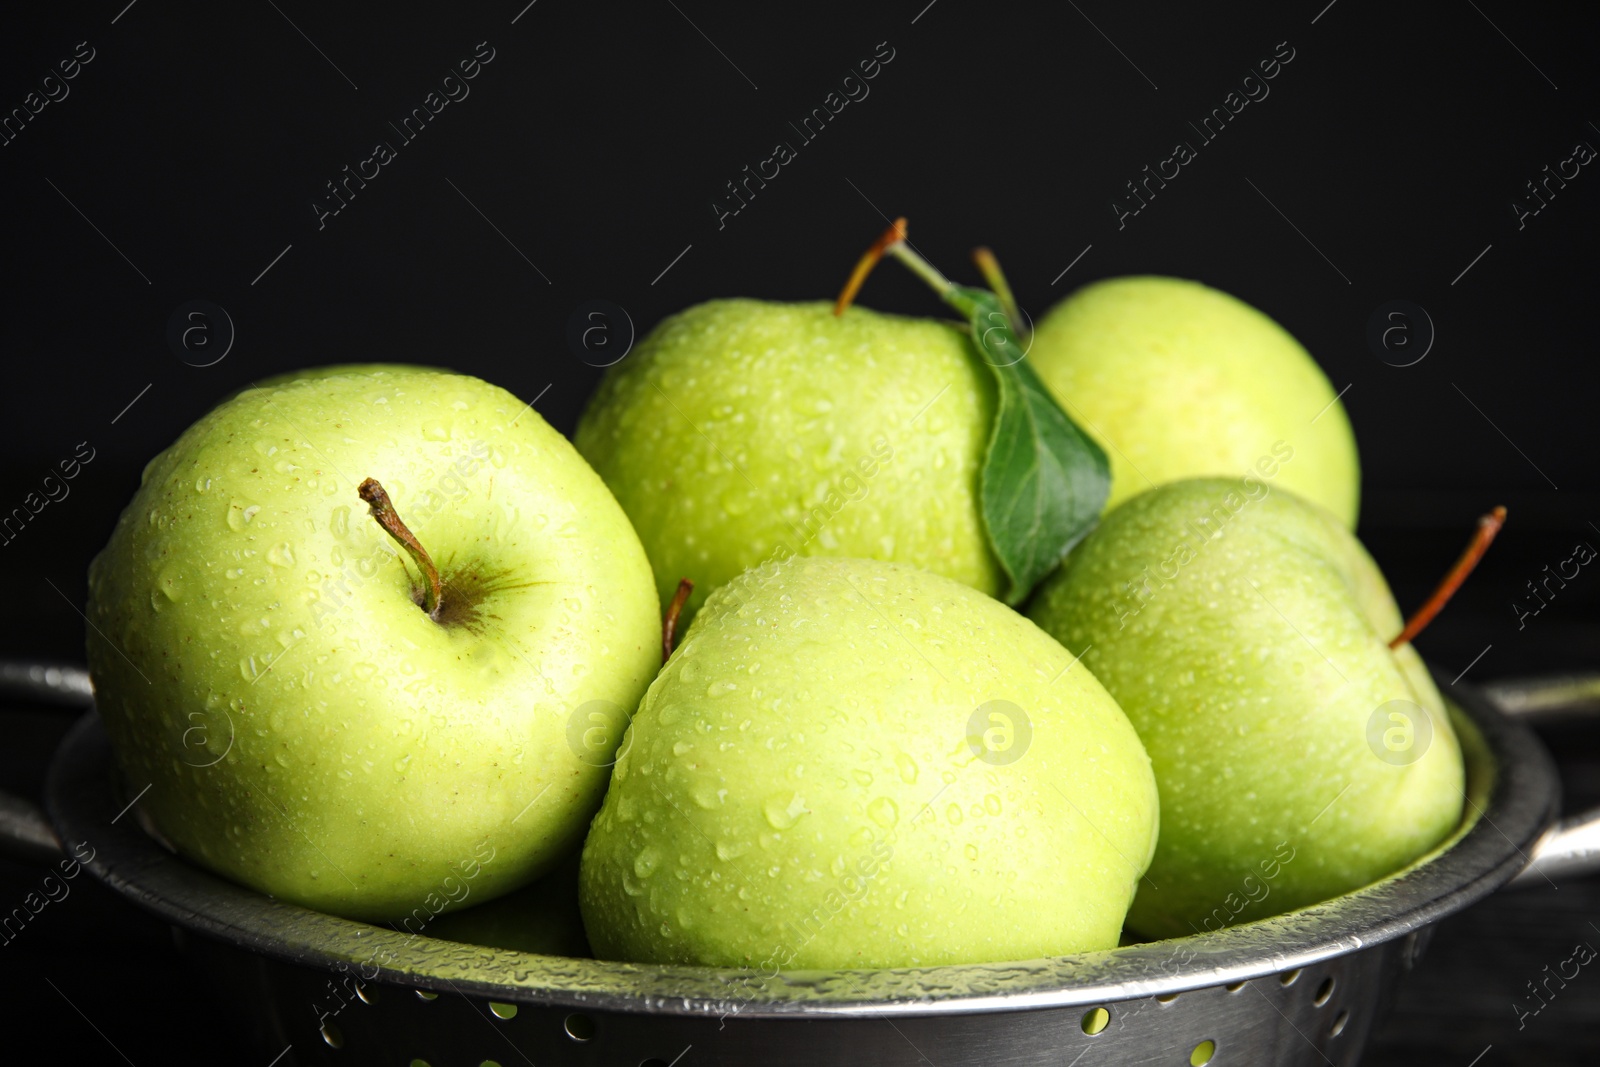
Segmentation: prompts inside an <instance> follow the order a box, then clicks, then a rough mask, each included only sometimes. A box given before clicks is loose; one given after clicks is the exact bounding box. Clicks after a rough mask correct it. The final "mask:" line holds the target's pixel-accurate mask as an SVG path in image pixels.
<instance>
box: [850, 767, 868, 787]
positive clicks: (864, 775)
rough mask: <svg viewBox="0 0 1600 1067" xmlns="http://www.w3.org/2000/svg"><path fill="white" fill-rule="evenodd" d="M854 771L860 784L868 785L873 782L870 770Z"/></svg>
mask: <svg viewBox="0 0 1600 1067" xmlns="http://www.w3.org/2000/svg"><path fill="white" fill-rule="evenodd" d="M853 773H854V775H855V780H856V783H857V784H858V785H862V786H868V785H871V784H872V773H871V772H870V771H861V770H858V771H855V772H853Z"/></svg>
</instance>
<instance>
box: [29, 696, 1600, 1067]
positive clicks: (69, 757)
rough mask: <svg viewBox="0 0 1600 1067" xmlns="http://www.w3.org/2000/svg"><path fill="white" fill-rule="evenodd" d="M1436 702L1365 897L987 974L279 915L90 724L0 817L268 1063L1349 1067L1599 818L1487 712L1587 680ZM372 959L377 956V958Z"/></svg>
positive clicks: (1551, 704) (303, 912)
mask: <svg viewBox="0 0 1600 1067" xmlns="http://www.w3.org/2000/svg"><path fill="white" fill-rule="evenodd" d="M0 683H5V684H7V685H8V687H9V688H10V689H11V690H12V691H14V692H15V691H17V690H19V689H20V690H25V691H26V692H28V693H29V694H30V695H32V696H33V697H35V698H40V697H44V698H48V699H54V700H56V701H58V702H66V703H70V702H74V701H76V702H83V701H86V700H87V699H88V697H89V692H90V690H89V686H88V679H87V677H86V676H85V675H84V674H83V673H82V672H81V671H78V670H76V669H71V668H46V667H42V666H31V665H10V666H6V667H0ZM1441 688H1446V689H1448V691H1449V692H1450V693H1451V694H1452V697H1453V702H1454V704H1455V707H1454V708H1453V709H1452V712H1453V714H1454V716H1455V720H1456V725H1457V729H1458V730H1459V731H1460V733H1461V737H1462V747H1463V750H1464V753H1465V756H1466V760H1467V772H1468V773H1467V782H1468V787H1467V801H1468V803H1467V804H1466V805H1465V810H1466V817H1465V818H1464V820H1463V822H1462V825H1461V826H1460V827H1459V828H1458V830H1457V832H1456V833H1455V834H1454V835H1453V836H1452V838H1451V839H1450V840H1449V841H1447V842H1446V843H1445V844H1444V845H1442V846H1441V847H1440V848H1439V849H1438V850H1436V851H1435V852H1434V853H1433V854H1432V855H1430V856H1429V857H1427V858H1425V859H1424V860H1422V861H1419V862H1418V863H1416V864H1414V865H1412V866H1411V867H1409V868H1407V869H1406V870H1404V871H1402V872H1399V873H1397V874H1395V875H1393V876H1391V877H1389V878H1387V879H1385V880H1384V881H1382V882H1379V883H1376V884H1374V885H1371V886H1368V887H1366V888H1364V889H1361V890H1358V891H1356V892H1353V893H1349V894H1346V895H1344V896H1341V897H1337V898H1335V899H1333V900H1330V901H1326V902H1324V903H1322V904H1318V905H1315V906H1313V907H1310V908H1305V909H1302V910H1300V911H1297V912H1292V913H1290V914H1287V915H1282V916H1278V917H1275V918H1271V919H1265V920H1262V921H1259V922H1253V923H1247V924H1242V925H1240V926H1237V927H1228V928H1224V929H1221V930H1218V931H1215V932H1212V933H1205V934H1198V935H1195V936H1192V937H1185V938H1178V939H1174V940H1169V941H1161V942H1153V943H1147V944H1136V945H1129V946H1125V947H1122V948H1117V949H1113V950H1109V951H1104V952H1094V953H1086V954H1082V955H1077V956H1064V957H1058V958H1052V959H1044V960H1030V961H1022V962H1016V963H1005V964H983V965H969V966H944V967H927V968H917V969H906V970H872V971H825V972H824V971H816V972H781V973H778V974H775V975H769V974H764V973H759V972H755V971H748V970H746V971H739V970H726V969H715V968H700V967H665V966H648V965H635V964H622V963H610V962H604V961H598V960H589V959H568V958H563V957H553V956H541V955H534V954H530V953H523V952H515V951H511V950H507V949H499V948H487V947H478V946H473V945H464V944H458V943H454V942H449V941H443V940H438V939H434V938H429V937H416V936H411V935H407V934H402V933H399V932H396V931H394V930H390V929H385V928H382V927H376V926H371V925H368V924H365V923H360V922H353V921H350V920H346V919H340V918H336V917H334V916H331V915H325V914H321V913H318V912H314V911H310V910H307V909H305V908H300V907H297V906H294V905H290V904H284V903H280V902H278V901H274V900H272V899H269V898H267V897H264V896H262V895H260V894H258V893H255V892H253V891H251V890H249V889H245V888H243V887H241V886H237V885H234V884H232V883H230V882H226V881H223V880H221V879H219V878H217V877H215V876H213V875H211V874H208V873H206V872H204V871H202V870H200V869H198V868H196V867H193V866H190V865H189V864H188V863H186V862H185V861H183V860H181V859H179V858H178V857H177V856H175V855H173V854H172V853H170V852H169V851H167V850H166V849H165V848H163V847H162V846H161V845H160V844H158V843H157V842H156V841H155V840H154V839H153V838H152V837H150V836H149V835H148V834H146V833H145V832H143V831H142V830H141V829H140V827H139V825H138V822H137V820H136V819H135V818H120V817H119V816H120V815H121V813H122V812H123V811H124V810H125V809H126V808H127V807H128V805H129V803H130V801H132V800H133V799H134V798H132V797H128V796H125V795H123V794H122V792H121V791H120V790H119V787H118V784H117V780H116V777H115V774H114V772H113V761H112V757H111V752H110V749H109V746H108V743H107V741H106V737H105V733H104V731H103V730H102V728H101V725H100V721H99V719H98V717H97V716H96V715H95V714H93V713H92V712H91V713H90V714H87V715H85V716H84V718H83V719H82V720H81V721H80V722H79V723H78V724H77V726H76V727H75V728H74V729H73V730H72V731H71V733H70V734H69V735H68V737H67V738H66V740H65V741H64V742H63V743H62V745H61V748H60V750H59V751H58V752H57V753H56V756H55V760H54V763H53V765H52V768H51V773H50V777H49V782H48V786H47V798H46V806H47V809H48V820H47V819H46V817H45V815H44V814H43V813H42V812H40V811H39V810H38V809H36V808H33V807H32V806H31V805H29V804H27V803H26V802H23V801H19V800H17V799H16V798H3V801H4V802H3V803H0V839H3V840H4V841H5V842H6V843H7V844H8V847H9V850H10V851H11V852H12V853H13V854H29V855H32V856H34V857H36V858H49V857H52V856H54V855H59V850H60V847H61V846H60V844H59V842H60V841H68V842H81V841H88V842H92V844H93V848H94V858H93V859H92V861H90V862H89V863H87V864H86V866H87V868H88V869H89V870H90V871H91V872H93V873H94V874H95V875H96V876H97V877H99V878H100V879H102V880H103V881H104V882H106V883H107V884H108V885H110V886H111V887H113V888H114V889H116V890H117V891H118V892H119V893H121V894H122V895H123V896H125V897H127V898H128V899H130V900H132V901H133V902H135V903H136V904H138V905H140V906H142V907H144V908H147V909H149V910H150V911H153V912H155V913H156V914H157V915H159V916H161V917H162V918H164V919H166V920H167V921H168V922H170V923H171V924H172V925H173V927H174V928H175V929H176V930H177V931H178V932H179V936H180V939H181V941H182V942H183V943H184V945H185V947H186V948H187V951H188V953H189V955H190V957H191V958H192V960H193V961H194V963H195V964H196V966H197V967H198V968H199V969H200V970H201V971H202V972H203V974H204V975H205V978H206V981H207V984H208V985H210V986H211V987H213V988H214V989H215V990H216V991H217V993H218V994H219V996H220V999H221V1000H222V1002H223V1003H224V1004H226V1005H230V1006H231V1007H232V1008H233V1009H234V1010H235V1011H237V1012H238V1013H239V1015H240V1016H241V1022H242V1023H243V1024H244V1025H246V1026H248V1027H249V1028H250V1030H251V1031H252V1032H253V1034H254V1036H255V1038H256V1040H257V1041H258V1042H259V1043H260V1045H261V1047H262V1049H263V1051H264V1052H266V1054H267V1055H268V1056H271V1055H274V1054H278V1053H280V1052H281V1053H282V1054H283V1055H282V1059H280V1060H278V1061H277V1062H278V1063H280V1064H288V1063H305V1064H309V1063H327V1064H339V1063H345V1064H355V1063H363V1064H366V1063H371V1064H395V1065H399V1067H405V1065H408V1064H409V1065H412V1067H415V1065H416V1064H425V1065H431V1067H453V1065H458V1064H464V1065H482V1064H486V1063H493V1064H506V1065H509V1064H521V1063H530V1064H538V1065H539V1067H547V1065H577V1064H585V1065H600V1064H604V1065H606V1067H708V1065H713V1064H739V1065H746V1064H762V1065H770V1067H789V1065H801V1064H804V1065H807V1067H811V1065H817V1064H835V1063H838V1064H843V1063H850V1064H859V1063H866V1064H873V1065H877V1067H900V1065H905V1067H911V1065H919V1064H935V1065H937V1067H964V1065H978V1064H982V1065H985V1067H999V1065H1018V1067H1022V1065H1027V1067H1071V1065H1073V1064H1077V1063H1079V1062H1082V1063H1083V1064H1085V1065H1089V1064H1097V1065H1098V1064H1108V1063H1116V1064H1148V1065H1170V1067H1181V1065H1183V1064H1205V1063H1209V1064H1216V1065H1225V1064H1251V1065H1260V1064H1286V1065H1287V1064H1323V1063H1331V1064H1338V1065H1341V1067H1342V1065H1349V1064H1355V1063H1357V1062H1358V1061H1359V1059H1360V1057H1361V1052H1362V1049H1363V1047H1364V1046H1365V1044H1366V1042H1367V1039H1368V1036H1369V1035H1370V1034H1371V1032H1372V1030H1373V1028H1374V1027H1375V1026H1376V1024H1377V1023H1378V1022H1379V1021H1380V1016H1381V1010H1380V1009H1381V1008H1382V1006H1384V1005H1386V1004H1388V1003H1391V1002H1392V1000H1393V986H1394V983H1395V982H1397V981H1398V980H1399V979H1400V978H1401V976H1402V975H1403V974H1404V973H1405V972H1406V971H1408V970H1409V969H1410V968H1411V967H1412V965H1413V964H1414V963H1415V961H1416V959H1417V958H1418V956H1419V955H1420V953H1421V951H1422V950H1423V948H1424V947H1425V945H1426V944H1427V941H1428V938H1429V936H1430V934H1431V932H1432V925H1431V924H1432V923H1434V922H1435V921H1436V920H1438V919H1440V918H1442V917H1444V916H1446V915H1449V914H1451V913H1453V912H1456V911H1459V910H1460V909H1462V908H1465V907H1467V906H1468V905H1470V904H1472V903H1473V902H1475V901H1477V900H1479V899H1480V898H1482V897H1484V896H1486V895H1487V894H1489V893H1491V892H1493V891H1494V890H1496V889H1497V888H1500V887H1501V886H1503V885H1506V884H1507V883H1509V882H1513V881H1519V880H1537V881H1539V882H1540V883H1541V884H1542V883H1543V881H1544V880H1545V879H1547V878H1548V879H1552V880H1554V879H1559V878H1562V877H1566V876H1569V875H1573V874H1577V873H1580V872H1582V871H1584V870H1587V869H1590V868H1593V867H1596V866H1600V815H1597V814H1596V813H1589V814H1587V815H1585V816H1583V817H1581V818H1576V819H1571V820H1566V821H1558V819H1557V808H1558V795H1559V793H1558V783H1557V779H1556V774H1555V769H1554V767H1553V765H1552V764H1551V762H1550V758H1549V756H1548V755H1547V754H1546V752H1545V751H1544V749H1543V747H1542V746H1541V745H1540V744H1539V742H1538V741H1537V740H1536V739H1535V738H1534V737H1533V736H1532V734H1530V733H1529V732H1528V730H1527V729H1526V728H1525V727H1524V726H1523V725H1521V724H1520V723H1518V722H1516V721H1513V719H1512V718H1510V717H1509V716H1508V715H1507V714H1505V713H1504V712H1503V711H1502V710H1500V708H1499V707H1497V706H1496V705H1497V703H1498V704H1499V705H1502V706H1504V707H1512V708H1520V709H1528V710H1530V711H1531V710H1534V709H1540V710H1560V709H1568V710H1570V709H1571V708H1573V707H1577V706H1580V705H1582V704H1583V703H1584V700H1585V698H1586V699H1587V700H1588V701H1590V702H1592V700H1593V694H1594V691H1595V689H1594V682H1593V681H1592V680H1589V681H1585V680H1582V679H1577V680H1574V679H1562V680H1559V681H1555V682H1525V683H1516V684H1512V685H1507V686H1503V687H1499V688H1497V689H1494V690H1493V696H1494V698H1495V699H1494V700H1491V699H1489V698H1488V697H1487V696H1486V695H1484V694H1483V693H1479V692H1476V691H1472V690H1467V689H1464V688H1463V687H1462V686H1459V685H1456V686H1443V685H1442V684H1441ZM375 961H383V962H382V963H378V962H375Z"/></svg>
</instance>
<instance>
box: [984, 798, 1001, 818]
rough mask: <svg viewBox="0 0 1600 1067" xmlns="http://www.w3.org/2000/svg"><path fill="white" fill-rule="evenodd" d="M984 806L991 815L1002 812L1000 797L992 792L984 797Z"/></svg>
mask: <svg viewBox="0 0 1600 1067" xmlns="http://www.w3.org/2000/svg"><path fill="white" fill-rule="evenodd" d="M983 807H984V810H985V811H987V812H988V813H989V814H990V815H999V814H1000V798H999V797H997V796H995V795H994V794H993V793H990V794H989V795H988V796H986V797H984V798H983Z"/></svg>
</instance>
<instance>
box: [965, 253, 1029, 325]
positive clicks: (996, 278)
mask: <svg viewBox="0 0 1600 1067" xmlns="http://www.w3.org/2000/svg"><path fill="white" fill-rule="evenodd" d="M972 262H973V263H975V264H977V267H978V272H979V273H980V274H982V275H983V280H984V281H986V282H988V283H989V288H990V289H992V290H993V291H994V295H995V296H997V297H999V298H1000V310H1002V311H1004V312H1005V313H1006V318H1007V319H1009V320H1011V324H1012V326H1013V327H1014V328H1015V330H1016V332H1017V334H1018V336H1021V333H1022V314H1021V309H1020V308H1018V307H1017V298H1016V297H1015V296H1014V295H1012V292H1011V283H1010V282H1009V281H1007V280H1006V275H1005V271H1003V270H1001V269H1000V261H999V260H998V259H996V258H995V254H994V253H993V252H991V251H990V250H989V249H988V248H984V247H979V248H974V249H973V250H972Z"/></svg>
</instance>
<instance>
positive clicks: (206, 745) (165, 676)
mask: <svg viewBox="0 0 1600 1067" xmlns="http://www.w3.org/2000/svg"><path fill="white" fill-rule="evenodd" d="M368 478H376V479H377V480H378V481H379V482H381V483H382V485H383V486H384V487H385V488H387V490H388V494H389V496H390V498H391V499H392V501H393V506H394V508H395V509H397V511H398V516H399V518H400V519H401V520H402V521H403V522H404V523H405V524H407V525H408V526H409V528H410V530H411V532H412V533H413V534H414V536H415V538H416V539H417V540H418V541H419V542H420V545H421V547H422V549H423V551H424V552H425V553H426V554H427V555H428V556H429V558H430V559H431V560H437V571H438V572H439V576H440V578H441V579H442V590H443V591H442V594H441V596H440V598H439V600H438V603H437V606H436V609H435V610H433V611H431V612H430V611H427V610H424V609H423V608H420V607H419V599H418V594H417V593H416V591H415V587H416V586H417V585H418V584H421V585H423V586H424V589H425V592H431V584H430V583H427V582H420V583H419V578H417V577H413V571H414V570H417V567H418V566H419V565H420V561H414V560H412V559H408V558H406V554H405V553H401V552H400V551H399V550H397V549H396V548H395V546H394V543H393V542H392V541H391V538H390V536H389V535H388V534H387V533H386V532H385V530H384V529H383V528H381V527H380V525H379V523H378V521H376V518H375V517H374V516H373V515H372V514H369V511H368V507H367V506H366V504H364V503H363V500H364V497H363V496H361V495H358V484H360V483H362V482H363V481H364V480H365V479H368ZM417 573H418V574H419V575H424V574H425V571H417ZM430 601H431V597H429V598H428V599H426V600H424V601H423V602H424V603H428V606H429V607H434V605H433V604H432V603H431V602H430ZM87 614H88V619H89V622H90V626H89V631H88V654H89V664H90V670H91V672H92V673H93V676H94V683H95V693H96V699H97V701H98V704H99V708H100V712H101V714H102V716H103V717H104V719H105V723H106V729H107V731H108V732H109V734H110V736H111V740H112V743H113V745H114V746H115V749H116V753H117V756H118V759H119V761H120V764H121V767H122V770H123V772H124V775H125V777H126V781H127V785H128V787H129V792H130V794H139V796H140V801H139V802H140V805H141V807H142V809H143V810H144V812H145V813H146V814H147V815H148V817H149V819H150V820H151V821H152V822H153V824H154V826H155V828H156V829H157V830H159V832H160V833H161V834H162V835H164V836H165V837H166V838H167V839H168V840H169V841H170V842H171V843H172V844H173V845H174V846H175V847H176V848H177V849H178V851H179V852H180V853H182V854H183V855H185V856H187V857H188V858H190V859H192V860H194V861H196V862H198V863H200V864H202V865H204V866H206V867H209V868H210V869H212V870H214V871H217V872H219V873H221V874H224V875H226V876H228V877H230V878H233V879H235V880H237V881H240V882H243V883H244V884H246V885H249V886H253V887H255V888H257V889H260V890H262V891H264V892H267V893H271V894H273V895H274V896H278V897H281V898H283V899H286V900H290V901H294V902H297V903H300V904H304V905H307V906H310V907H314V908H318V909H321V910H324V911H330V912H334V913H337V914H341V915H347V916H351V917H355V918H362V919H393V918H396V917H399V916H409V915H412V914H416V913H417V912H418V910H419V909H421V914H422V915H429V914H431V913H436V912H438V911H439V910H441V907H452V906H458V905H459V903H460V902H461V897H464V895H460V896H458V893H457V892H456V891H455V890H454V889H452V888H451V887H452V886H457V887H459V886H462V885H467V886H468V887H469V888H470V894H471V899H473V900H475V901H477V900H487V899H489V898H490V897H492V896H495V895H497V894H499V893H503V892H506V891H508V890H510V889H513V888H515V887H517V886H520V885H522V884H524V883H526V882H528V881H529V880H530V879H532V878H534V877H536V876H538V875H539V874H541V873H543V872H544V871H545V870H546V869H548V868H549V867H550V866H551V865H552V864H554V863H555V862H557V861H558V860H559V859H560V857H561V856H562V855H563V854H565V853H566V852H567V851H570V850H571V849H573V848H575V847H576V845H577V843H578V841H579V840H580V839H581V837H582V835H583V832H584V829H585V826H586V824H587V821H588V818H589V816H590V815H591V814H592V812H593V811H594V808H595V806H596V805H597V804H598V803H599V800H600V796H601V794H602V793H603V791H604V789H605V782H606V777H607V771H606V768H605V767H603V766H597V765H596V764H597V763H599V762H601V761H597V760H594V759H592V758H589V759H585V758H581V757H582V756H583V753H582V752H581V750H580V749H578V748H577V747H575V746H572V745H569V744H568V743H567V736H568V732H569V731H568V722H569V719H571V717H572V716H573V715H574V714H577V713H578V712H579V711H580V710H581V709H583V708H584V707H586V706H587V707H605V708H614V707H621V708H626V709H631V708H632V707H634V705H635V704H636V703H637V701H638V699H639V697H640V696H641V695H642V694H643V692H644V689H645V687H646V686H647V685H648V684H649V681H650V679H651V677H652V676H653V675H654V674H655V671H656V669H657V667H658V666H659V664H660V655H661V653H660V636H661V629H660V616H659V614H658V608H657V606H656V598H655V595H654V582H653V579H652V576H651V573H650V568H649V564H648V562H647V561H646V559H645V556H644V551H643V549H642V547H641V546H640V544H639V541H638V538H637V537H636V536H635V535H634V533H633V530H632V529H631V528H630V527H629V525H628V521H627V517H626V516H625V515H624V514H623V513H622V509H621V508H619V507H618V506H617V504H616V501H615V500H613V499H612V497H611V495H610V493H609V492H608V491H607V490H606V488H605V485H604V484H603V483H602V482H601V481H600V479H599V478H598V477H597V476H596V475H595V473H594V472H593V471H592V470H591V469H590V468H589V467H588V466H587V465H586V464H585V463H584V462H583V460H582V458H581V457H579V455H578V454H577V452H576V451H574V450H573V448H572V447H571V445H569V444H568V443H567V441H566V440H565V439H564V438H562V437H561V435H560V434H558V433H556V432H555V431H554V430H552V429H551V428H550V427H549V426H548V425H547V424H546V423H545V422H544V420H543V419H541V418H540V417H539V415H538V413H537V412H535V411H533V410H532V409H531V408H530V406H529V405H527V404H525V403H523V402H522V401H520V400H518V399H517V398H516V397H514V396H512V395H511V394H510V393H507V392H505V391H504V390H502V389H498V388H496V387H494V386H491V385H489V384H487V383H485V382H482V381H479V380H477V379H475V378H470V377H466V376H462V375H456V374H447V373H442V372H438V371H430V370H417V369H411V368H404V367H375V366H365V367H345V368H339V369H337V370H335V371H332V372H329V371H320V372H310V373H308V374H307V375H305V376H301V377H293V376H288V377H286V378H282V379H279V380H278V382H277V383H276V384H274V385H269V386H266V387H263V388H256V389H249V390H245V391H244V392H242V393H240V394H238V395H237V396H234V397H233V398H231V399H229V400H227V401H226V402H224V403H223V404H222V405H221V406H219V407H218V408H216V409H215V410H214V411H212V412H211V413H210V414H208V415H206V416H205V417H203V418H202V419H200V421H198V422H197V423H195V424H194V425H193V426H191V427H190V428H189V429H188V430H187V431H185V432H184V434H183V435H182V436H181V437H180V438H179V439H178V440H177V442H175V443H174V444H173V445H172V446H171V447H169V448H168V449H167V450H166V451H165V452H163V453H161V454H160V455H159V456H157V457H156V458H155V459H154V460H152V461H151V462H150V464H149V465H148V466H147V467H146V468H145V471H144V476H143V479H142V481H141V483H140V486H139V490H138V492H137V493H136V494H135V496H134V498H133V501H132V502H131V503H130V504H129V505H128V507H127V508H126V510H124V512H123V513H122V517H121V518H120V520H119V521H118V523H117V526H116V529H115V530H114V532H113V533H112V535H111V539H110V542H109V543H108V544H107V545H106V547H105V549H104V550H103V551H102V552H101V553H100V554H99V556H97V557H96V559H95V561H94V563H93V565H92V566H91V567H90V573H89V606H88V613H87ZM596 702H598V703H596ZM463 870H470V872H471V873H470V874H469V875H462V873H461V872H462V871H463ZM463 877H465V878H466V879H467V881H465V882H464V881H462V879H463ZM447 880H451V881H447ZM435 903H439V904H440V907H435V906H434V904H435Z"/></svg>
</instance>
